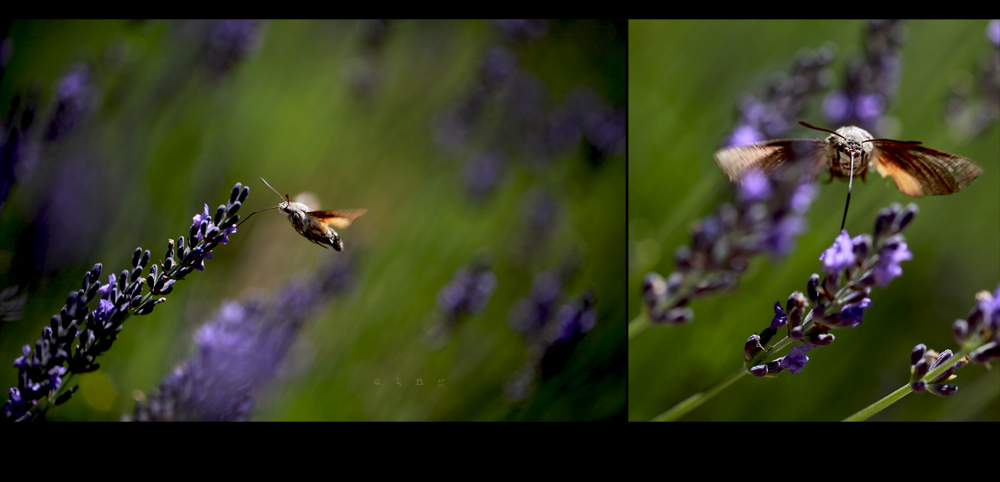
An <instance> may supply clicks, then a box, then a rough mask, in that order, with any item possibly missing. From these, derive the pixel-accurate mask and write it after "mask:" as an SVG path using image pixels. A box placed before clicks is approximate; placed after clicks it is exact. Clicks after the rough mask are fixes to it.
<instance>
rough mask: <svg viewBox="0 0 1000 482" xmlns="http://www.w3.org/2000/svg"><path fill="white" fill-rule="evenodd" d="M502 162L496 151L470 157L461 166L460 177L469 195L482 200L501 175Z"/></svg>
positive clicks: (494, 186)
mask: <svg viewBox="0 0 1000 482" xmlns="http://www.w3.org/2000/svg"><path fill="white" fill-rule="evenodd" d="M503 170H504V164H503V162H502V161H501V159H500V156H499V155H498V154H496V153H492V152H488V153H485V154H479V155H476V156H472V157H470V158H469V159H468V160H467V161H465V166H464V167H463V168H462V178H463V180H464V181H465V189H466V192H468V194H469V197H471V198H472V199H475V200H477V201H478V200H482V199H483V198H485V197H486V196H487V195H488V194H490V193H491V192H493V190H494V189H495V188H496V186H497V184H498V183H499V182H500V177H501V176H502V175H503Z"/></svg>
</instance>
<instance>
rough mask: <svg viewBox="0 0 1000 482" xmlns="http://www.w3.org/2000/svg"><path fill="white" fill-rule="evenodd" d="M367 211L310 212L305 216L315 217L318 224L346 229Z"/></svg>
mask: <svg viewBox="0 0 1000 482" xmlns="http://www.w3.org/2000/svg"><path fill="white" fill-rule="evenodd" d="M367 211H368V210H367V209H341V210H336V211H310V212H308V213H307V214H309V215H310V216H313V217H315V218H316V219H317V220H318V221H319V222H321V223H323V224H325V225H327V226H333V227H334V228H337V229H342V228H346V227H348V226H350V225H351V222H353V221H354V220H355V219H358V218H360V217H361V215H362V214H364V213H365V212H367Z"/></svg>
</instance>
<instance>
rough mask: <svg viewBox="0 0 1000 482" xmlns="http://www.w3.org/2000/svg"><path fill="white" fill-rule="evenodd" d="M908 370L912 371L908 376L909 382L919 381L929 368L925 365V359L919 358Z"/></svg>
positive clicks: (927, 364) (928, 365)
mask: <svg viewBox="0 0 1000 482" xmlns="http://www.w3.org/2000/svg"><path fill="white" fill-rule="evenodd" d="M910 368H911V370H912V373H911V374H910V379H911V380H920V379H921V378H924V376H926V375H927V372H929V371H930V370H931V366H930V364H929V363H927V359H926V358H925V357H921V358H920V359H919V360H917V362H916V363H914V364H912V365H911V367H910Z"/></svg>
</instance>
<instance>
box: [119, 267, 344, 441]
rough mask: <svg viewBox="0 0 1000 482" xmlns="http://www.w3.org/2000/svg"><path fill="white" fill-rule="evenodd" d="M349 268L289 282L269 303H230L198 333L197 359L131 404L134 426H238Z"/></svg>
mask: <svg viewBox="0 0 1000 482" xmlns="http://www.w3.org/2000/svg"><path fill="white" fill-rule="evenodd" d="M352 272H353V268H352V265H351V261H350V259H349V258H348V259H347V261H344V262H337V263H330V264H328V265H327V266H325V267H323V268H322V269H321V270H320V273H318V274H317V275H315V276H314V277H313V278H312V279H310V280H297V281H293V282H291V283H289V284H287V285H285V286H284V287H283V288H281V289H280V290H279V292H278V294H276V295H275V296H274V298H273V299H271V300H268V301H265V300H260V299H251V300H248V301H244V302H236V301H227V302H224V303H223V304H222V306H221V307H220V308H219V311H218V312H217V313H216V315H215V317H214V318H213V319H212V320H210V321H209V322H207V323H206V324H205V325H203V326H202V327H201V328H200V329H199V330H198V331H197V333H196V334H195V337H194V338H195V342H196V344H197V346H198V349H197V352H196V353H195V355H194V356H192V357H191V358H189V359H188V360H186V361H185V362H183V363H181V364H179V365H177V366H176V367H175V368H174V369H173V370H172V371H171V373H170V374H169V375H167V376H166V377H165V378H164V379H163V381H162V382H160V386H159V389H158V390H154V391H153V392H151V393H150V395H149V397H148V399H145V400H143V399H140V400H138V401H137V403H136V407H135V413H134V419H135V420H137V421H243V420H247V419H249V418H250V416H251V415H252V414H253V410H254V408H255V406H256V401H257V399H258V397H259V395H260V391H261V390H262V389H263V387H264V386H265V385H266V384H267V383H269V382H271V380H272V379H273V378H274V377H275V375H276V373H277V371H278V368H279V366H280V365H281V363H282V361H283V360H284V359H285V358H286V357H287V356H288V350H289V348H290V347H291V345H292V343H294V341H295V339H296V338H297V336H298V333H299V332H300V330H301V327H302V326H303V325H304V323H305V322H306V321H308V320H309V319H310V318H311V317H312V316H313V315H314V314H315V313H317V312H318V311H319V310H321V309H322V308H323V307H324V306H326V304H327V303H328V302H329V301H330V299H331V297H332V296H333V295H336V294H338V293H339V292H341V291H342V290H344V289H345V288H346V287H348V286H349V283H345V282H344V281H345V277H346V278H352V276H351V273H352Z"/></svg>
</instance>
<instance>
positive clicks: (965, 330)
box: [951, 320, 969, 345]
mask: <svg viewBox="0 0 1000 482" xmlns="http://www.w3.org/2000/svg"><path fill="white" fill-rule="evenodd" d="M951 332H952V334H953V335H955V341H956V342H958V344H959V345H961V344H962V343H965V340H968V339H969V323H968V322H966V321H965V320H955V322H954V323H952V324H951Z"/></svg>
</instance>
